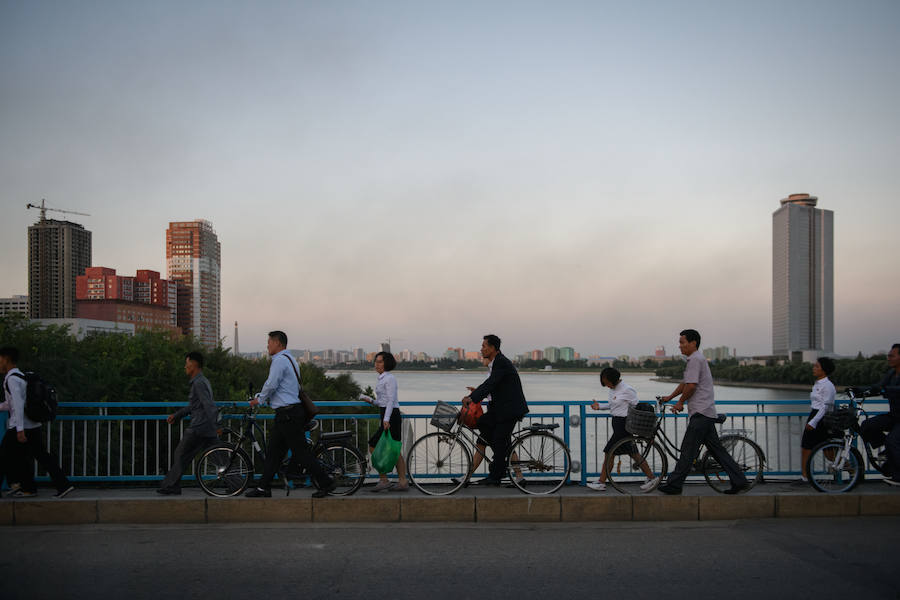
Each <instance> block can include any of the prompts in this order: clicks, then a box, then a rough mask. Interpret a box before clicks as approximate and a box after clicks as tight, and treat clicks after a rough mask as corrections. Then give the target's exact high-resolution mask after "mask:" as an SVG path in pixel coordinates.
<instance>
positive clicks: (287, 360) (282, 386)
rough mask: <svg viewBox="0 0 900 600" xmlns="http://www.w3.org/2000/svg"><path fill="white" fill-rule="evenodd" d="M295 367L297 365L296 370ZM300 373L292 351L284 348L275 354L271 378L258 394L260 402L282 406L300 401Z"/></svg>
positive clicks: (270, 369) (273, 406)
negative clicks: (298, 378) (298, 376)
mask: <svg viewBox="0 0 900 600" xmlns="http://www.w3.org/2000/svg"><path fill="white" fill-rule="evenodd" d="M294 367H297V370H296V371H294ZM299 373H300V367H298V366H297V361H295V360H294V357H293V356H291V353H290V352H288V351H287V350H282V351H281V352H279V353H278V354H275V355H273V356H272V365H271V366H270V367H269V378H268V379H266V382H265V383H264V384H263V387H262V390H260V392H259V395H258V396H257V399H258V400H259V403H260V404H268V405H269V406H271V407H272V408H282V407H285V406H290V405H291V404H297V403H298V402H300V382H299V381H298V380H297V375H298V374H299Z"/></svg>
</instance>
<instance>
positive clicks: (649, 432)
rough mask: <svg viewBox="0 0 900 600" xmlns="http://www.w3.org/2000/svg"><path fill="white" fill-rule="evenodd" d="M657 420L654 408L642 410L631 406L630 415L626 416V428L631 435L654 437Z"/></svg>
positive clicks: (629, 408)
mask: <svg viewBox="0 0 900 600" xmlns="http://www.w3.org/2000/svg"><path fill="white" fill-rule="evenodd" d="M656 421H657V417H656V413H655V412H653V411H652V410H640V409H637V408H635V407H633V406H629V407H628V416H627V417H625V429H626V430H627V431H628V433H630V434H631V435H636V436H639V437H645V438H652V437H653V435H654V434H655V433H656Z"/></svg>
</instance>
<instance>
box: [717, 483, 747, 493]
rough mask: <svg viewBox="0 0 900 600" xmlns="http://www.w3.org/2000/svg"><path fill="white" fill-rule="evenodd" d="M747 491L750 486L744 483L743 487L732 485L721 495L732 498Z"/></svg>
mask: <svg viewBox="0 0 900 600" xmlns="http://www.w3.org/2000/svg"><path fill="white" fill-rule="evenodd" d="M749 489H750V484H749V483H745V484H744V485H733V486H731V487H730V488H728V489H727V490H725V491H724V492H722V493H723V494H728V495H730V496H733V495H734V494H740V493H741V492H746V491H747V490H749Z"/></svg>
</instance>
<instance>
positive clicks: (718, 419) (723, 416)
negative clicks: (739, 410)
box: [716, 413, 728, 424]
mask: <svg viewBox="0 0 900 600" xmlns="http://www.w3.org/2000/svg"><path fill="white" fill-rule="evenodd" d="M727 418H728V413H717V414H716V423H720V424H721V423H724V422H725V419H727Z"/></svg>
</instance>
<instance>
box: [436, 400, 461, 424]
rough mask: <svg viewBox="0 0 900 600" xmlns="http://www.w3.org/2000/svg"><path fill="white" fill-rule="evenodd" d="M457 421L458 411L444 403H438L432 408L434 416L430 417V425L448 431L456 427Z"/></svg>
mask: <svg viewBox="0 0 900 600" xmlns="http://www.w3.org/2000/svg"><path fill="white" fill-rule="evenodd" d="M457 419H459V410H458V409H457V408H456V407H455V406H452V405H450V404H447V403H446V402H441V401H440V400H438V403H437V404H436V405H435V407H434V414H433V415H431V424H432V425H434V426H435V427H437V428H438V429H442V430H444V431H450V430H451V429H453V426H454V425H456V421H457Z"/></svg>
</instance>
